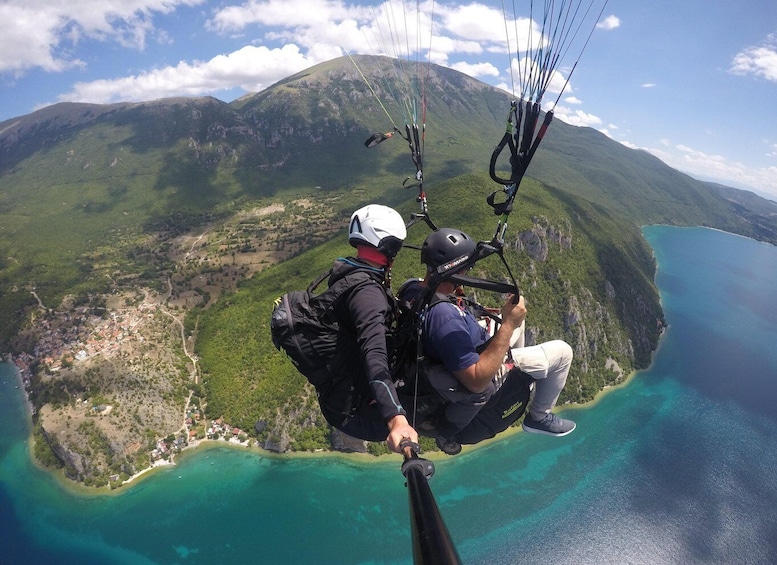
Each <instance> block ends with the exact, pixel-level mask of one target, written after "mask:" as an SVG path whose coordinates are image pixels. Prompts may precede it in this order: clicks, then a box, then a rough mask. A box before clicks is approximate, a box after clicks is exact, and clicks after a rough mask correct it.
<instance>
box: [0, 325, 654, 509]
mask: <svg viewBox="0 0 777 565" xmlns="http://www.w3.org/2000/svg"><path fill="white" fill-rule="evenodd" d="M662 337H663V336H662ZM662 341H663V340H659V345H658V348H656V351H655V352H654V356H655V354H656V353H657V352H658V349H659V348H660V346H661V342H662ZM7 363H8V364H9V365H10V366H12V367H13V369H12V370H13V373H14V374H15V376H16V379H17V380H18V382H19V386H21V387H22V388H24V379H23V376H22V371H21V368H19V367H18V366H17V365H16V364H14V363H13V362H11V361H7ZM648 369H649V368H648ZM646 370H647V369H646ZM640 372H641V370H639V371H632V372H631V373H630V374H629V375H628V376H627V377H626V378H625V379H624V380H623V381H622V382H620V383H618V384H616V385H611V386H608V387H605V388H604V389H602V390H600V391H599V392H598V393H597V394H596V396H595V397H594V398H593V399H592V400H590V401H588V402H586V403H584V404H565V405H563V406H558V407H557V408H558V409H559V410H560V411H567V410H572V411H576V410H582V409H587V408H591V407H593V406H595V405H596V404H598V402H600V401H601V399H602V398H604V397H605V396H606V395H608V394H609V393H610V392H612V391H614V390H618V389H620V388H622V387H625V386H627V385H628V384H629V383H630V382H631V380H632V379H633V378H634V377H635V376H636V375H637V374H638V373H640ZM24 397H25V403H26V405H27V408H26V414H27V418H28V424H29V426H30V433H29V441H28V445H29V457H30V460H31V462H32V464H33V465H34V466H35V467H36V468H37V469H39V470H41V471H43V472H45V473H48V474H49V475H51V476H52V477H54V478H55V479H56V480H57V482H58V483H59V484H60V485H61V486H62V487H63V488H64V489H66V490H68V491H70V492H71V493H73V494H78V495H81V496H84V495H86V496H106V495H108V496H115V495H120V494H122V493H125V492H130V491H131V490H132V488H133V487H134V486H136V485H138V484H141V483H142V482H143V481H145V480H147V479H149V478H150V477H153V476H154V475H156V474H157V472H159V471H162V470H165V469H171V468H175V467H176V466H177V465H179V464H180V462H181V461H180V460H182V459H186V458H188V457H190V456H193V455H198V454H200V453H201V452H202V451H204V450H211V449H218V448H228V449H235V450H240V451H248V452H250V453H253V454H255V455H257V456H258V457H262V458H266V459H275V460H293V459H336V460H340V461H341V462H342V463H345V464H348V465H357V466H364V467H369V466H371V465H374V464H381V463H385V462H387V461H389V460H390V459H391V458H393V459H396V461H397V462H398V463H401V459H400V456H399V455H398V454H396V453H386V454H382V455H378V456H376V455H372V454H370V453H356V452H343V451H334V450H321V451H315V452H310V451H299V452H298V451H293V452H286V453H277V452H273V451H268V450H266V449H263V448H261V447H259V446H257V445H251V443H252V442H251V440H248V441H246V442H239V441H237V440H225V439H202V440H194V441H193V442H190V443H189V444H188V445H186V446H185V447H183V448H182V449H181V451H180V452H179V453H176V454H174V455H172V456H171V457H170V459H169V460H165V459H160V460H158V461H155V462H154V463H153V464H152V465H151V466H149V467H147V468H145V469H142V470H140V471H138V472H137V473H134V474H133V475H131V476H130V477H129V478H128V479H126V480H124V481H123V482H122V483H121V484H120V485H119V486H114V487H111V486H110V485H106V486H102V487H88V486H85V485H83V484H81V483H79V482H77V481H74V480H72V479H70V478H68V477H67V476H66V475H65V473H64V471H63V470H55V469H49V468H47V467H44V466H42V465H41V464H40V463H39V462H38V461H37V460H36V459H35V455H34V454H33V442H34V441H35V440H34V437H33V432H32V414H33V406H32V403H31V402H30V400H29V396H28V395H27V390H26V388H24ZM517 433H524V432H523V430H522V429H521V427H520V425H513V426H511V427H510V428H508V429H507V430H505V431H503V432H501V433H499V434H497V435H496V436H494V437H493V438H489V439H486V440H483V441H481V442H479V443H477V444H475V445H463V446H462V448H463V449H462V452H461V454H460V455H458V457H461V456H462V455H467V454H469V453H474V452H475V451H477V450H478V449H482V448H485V447H487V446H490V445H493V444H494V443H495V442H500V441H503V440H505V439H507V438H510V437H512V436H513V435H515V434H517ZM421 455H422V456H423V458H425V459H428V460H429V461H432V462H439V461H446V460H449V459H450V456H448V455H445V454H444V453H442V452H441V451H432V452H429V453H422V454H421ZM176 459H179V461H176Z"/></svg>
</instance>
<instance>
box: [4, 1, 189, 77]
mask: <svg viewBox="0 0 777 565" xmlns="http://www.w3.org/2000/svg"><path fill="white" fill-rule="evenodd" d="M203 1H204V0H122V1H121V2H105V1H104V0H80V1H78V2H51V1H49V0H6V1H4V2H2V4H0V72H2V73H16V74H19V73H23V72H24V71H25V70H28V69H33V68H41V69H43V70H44V71H48V72H59V71H63V70H66V69H69V68H72V67H77V66H83V65H84V62H83V61H82V60H80V59H78V58H76V57H74V56H73V55H72V53H71V50H72V49H73V48H74V47H75V46H76V45H77V44H78V43H79V42H80V41H82V39H83V38H90V39H95V40H98V41H106V42H107V41H113V42H116V43H118V44H119V45H121V46H123V47H131V48H134V49H143V48H144V46H145V44H146V40H147V37H148V36H149V35H153V34H155V33H156V31H155V29H154V26H153V16H154V14H167V13H170V12H172V11H174V10H175V9H176V8H177V7H178V6H195V5H197V4H200V3H202V2H203Z"/></svg>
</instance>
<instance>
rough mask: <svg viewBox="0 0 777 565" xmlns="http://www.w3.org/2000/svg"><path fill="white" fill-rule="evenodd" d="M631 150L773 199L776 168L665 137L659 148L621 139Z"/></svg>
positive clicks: (775, 188)
mask: <svg viewBox="0 0 777 565" xmlns="http://www.w3.org/2000/svg"><path fill="white" fill-rule="evenodd" d="M622 143H623V144H624V145H626V146H627V147H630V148H632V149H643V150H645V151H648V152H649V153H652V154H653V155H655V156H656V157H658V158H659V159H661V160H662V161H663V162H664V163H666V164H667V165H669V166H670V167H672V168H674V169H677V170H679V171H683V172H685V173H687V174H689V175H691V176H693V177H696V178H699V179H704V180H710V179H715V181H716V182H719V183H720V184H725V185H728V186H732V187H737V188H744V189H755V190H757V191H758V192H760V193H761V194H764V195H766V196H768V197H770V198H772V199H775V200H777V167H760V168H758V167H756V168H753V167H751V166H748V165H745V164H743V163H739V162H736V161H731V160H730V159H728V158H727V157H725V156H723V155H711V154H707V153H704V152H703V151H699V150H697V149H693V148H692V147H688V146H687V145H683V144H675V143H672V142H671V141H670V140H668V139H662V140H661V141H660V147H638V146H636V145H634V144H633V143H629V142H622Z"/></svg>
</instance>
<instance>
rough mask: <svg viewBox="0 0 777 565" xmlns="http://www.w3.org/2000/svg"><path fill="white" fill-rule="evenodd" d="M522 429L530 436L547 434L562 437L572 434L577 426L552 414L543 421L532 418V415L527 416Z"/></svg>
mask: <svg viewBox="0 0 777 565" xmlns="http://www.w3.org/2000/svg"><path fill="white" fill-rule="evenodd" d="M521 427H522V428H523V431H525V432H528V433H530V434H545V435H549V436H557V437H561V436H565V435H567V434H571V433H572V432H573V431H574V429H575V427H577V424H575V423H574V422H573V421H572V420H565V419H564V418H559V417H558V416H556V415H555V414H553V413H552V412H551V413H549V414H548V415H547V416H545V417H544V418H543V419H542V420H535V419H534V418H532V417H531V414H526V417H525V418H524V419H523V423H522V424H521Z"/></svg>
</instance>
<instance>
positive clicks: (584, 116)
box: [554, 106, 603, 127]
mask: <svg viewBox="0 0 777 565" xmlns="http://www.w3.org/2000/svg"><path fill="white" fill-rule="evenodd" d="M554 114H555V116H556V118H558V119H560V120H562V121H564V122H566V123H568V124H571V125H573V126H580V127H598V126H601V125H602V123H603V122H602V119H601V118H600V117H599V116H594V115H593V114H588V113H586V112H583V111H582V110H579V109H577V110H575V109H572V108H567V107H566V106H557V107H556V109H555V111H554Z"/></svg>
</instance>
